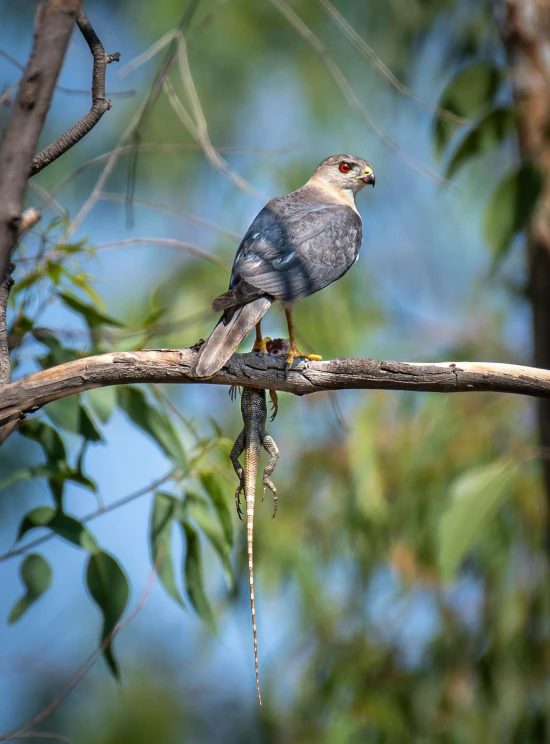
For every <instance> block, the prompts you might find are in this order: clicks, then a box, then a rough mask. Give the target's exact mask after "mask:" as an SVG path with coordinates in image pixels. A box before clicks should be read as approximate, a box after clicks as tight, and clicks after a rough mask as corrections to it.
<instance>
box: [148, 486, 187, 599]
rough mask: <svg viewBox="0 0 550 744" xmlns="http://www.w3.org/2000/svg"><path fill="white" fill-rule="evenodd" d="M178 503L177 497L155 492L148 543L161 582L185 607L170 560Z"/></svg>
mask: <svg viewBox="0 0 550 744" xmlns="http://www.w3.org/2000/svg"><path fill="white" fill-rule="evenodd" d="M179 504H180V501H179V499H177V498H176V497H175V496H172V495H171V494H169V493H163V492H162V491H157V492H156V493H155V496H154V499H153V506H152V509H151V523H150V526H149V543H150V547H151V560H152V561H153V563H154V565H155V568H156V572H157V576H158V577H159V580H160V582H161V584H162V585H163V587H164V588H165V589H166V591H167V592H168V594H169V595H170V596H171V597H172V598H173V599H175V600H176V602H177V603H178V604H179V605H181V606H182V607H185V603H184V601H183V598H182V596H181V593H180V591H179V589H178V587H177V585H176V580H175V576H174V566H173V562H172V529H173V526H174V518H175V516H176V514H177V513H178V509H179Z"/></svg>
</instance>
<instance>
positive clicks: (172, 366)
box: [0, 348, 550, 425]
mask: <svg viewBox="0 0 550 744" xmlns="http://www.w3.org/2000/svg"><path fill="white" fill-rule="evenodd" d="M196 353H197V351H196V348H190V349H150V350H146V351H132V352H114V353H110V354H102V355H100V356H92V357H87V358H86V359H78V360H75V361H73V362H68V363H66V364H60V365H59V366H57V367H52V368H51V369H46V370H43V371H42V372H37V373H36V374H34V375H31V376H30V377H26V378H24V379H22V380H19V381H17V382H12V383H11V384H10V385H6V386H5V387H3V388H1V389H0V425H2V424H6V423H7V422H9V421H14V420H18V419H19V418H21V417H22V416H24V415H25V414H26V413H34V412H35V411H37V410H38V409H39V408H41V407H42V406H43V405H45V404H46V403H49V402H51V401H53V400H57V399H59V398H64V397H66V396H68V395H75V394H76V393H82V392H84V391H86V390H91V389H93V388H96V387H105V386H107V385H123V384H127V383H145V382H147V383H199V382H200V383H203V384H213V385H243V386H246V387H255V388H260V389H268V390H279V391H284V392H288V393H294V394H296V395H307V394H310V393H316V392H320V391H326V390H345V389H363V390H370V389H383V390H417V391H421V390H422V391H428V392H435V393H458V392H475V391H492V392H500V393H516V394H518V395H530V396H534V397H539V398H550V370H545V369H536V368H534V367H523V366H520V365H516V364H498V363H490V362H487V363H485V362H439V363H436V364H431V363H411V362H377V361H374V360H372V359H332V360H329V361H326V362H309V363H305V362H302V363H299V364H297V365H296V369H293V370H292V371H291V372H289V373H288V374H287V376H286V377H285V371H284V365H285V360H284V357H281V356H278V355H276V354H260V353H250V354H234V355H233V356H232V357H231V359H230V360H229V361H228V362H227V364H226V365H225V367H223V369H222V370H220V372H218V373H217V374H216V375H214V377H212V378H211V379H209V380H204V379H202V378H195V377H193V376H192V375H190V373H189V370H190V368H191V366H192V364H193V362H194V360H195V356H196Z"/></svg>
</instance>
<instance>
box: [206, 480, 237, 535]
mask: <svg viewBox="0 0 550 744" xmlns="http://www.w3.org/2000/svg"><path fill="white" fill-rule="evenodd" d="M201 481H202V485H203V486H204V489H205V490H206V493H207V494H208V495H209V496H210V499H211V500H212V503H213V505H214V508H215V509H216V512H217V514H218V519H219V520H220V524H221V526H222V530H223V534H224V537H225V541H226V543H227V544H228V545H230V546H233V526H232V524H231V512H230V511H229V505H228V503H227V499H226V497H225V495H224V492H223V489H222V487H221V485H220V481H219V479H218V478H217V477H216V476H215V475H214V473H202V475H201Z"/></svg>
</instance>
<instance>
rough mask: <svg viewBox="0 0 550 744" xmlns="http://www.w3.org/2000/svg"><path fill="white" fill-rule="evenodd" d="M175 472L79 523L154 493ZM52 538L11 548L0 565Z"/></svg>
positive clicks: (48, 537)
mask: <svg viewBox="0 0 550 744" xmlns="http://www.w3.org/2000/svg"><path fill="white" fill-rule="evenodd" d="M176 470H177V468H172V469H171V470H169V471H168V473H166V474H165V475H163V476H162V477H161V478H158V479H157V480H155V481H153V482H152V483H150V484H149V485H148V486H144V487H143V488H140V489H139V490H137V491H134V492H133V493H130V494H128V495H127V496H123V497H122V498H121V499H118V500H117V501H113V502H112V503H111V504H108V506H102V507H101V509H97V510H96V511H94V512H92V513H91V514H87V515H86V516H85V517H83V518H82V519H81V520H80V521H81V522H82V524H87V523H88V522H91V521H92V520H93V519H97V518H98V517H102V516H103V515H104V514H108V513H109V512H111V511H114V510H115V509H118V508H119V507H121V506H125V505H126V504H129V503H130V502H131V501H135V500H136V499H139V498H140V496H146V495H147V494H148V493H151V491H155V490H156V489H157V488H159V486H162V485H163V484H164V483H166V482H167V481H169V480H170V479H171V478H173V477H174V475H175V474H176ZM54 537H56V534H55V532H48V533H47V534H45V535H42V536H41V537H37V538H36V540H32V542H29V543H27V544H26V545H21V547H19V548H13V549H12V550H9V551H8V552H7V553H4V555H0V563H3V562H4V561H9V560H10V558H16V557H17V556H18V555H22V554H23V553H27V552H28V551H29V550H33V549H34V548H36V547H38V546H39V545H42V544H43V543H45V542H49V541H50V540H51V539H53V538H54Z"/></svg>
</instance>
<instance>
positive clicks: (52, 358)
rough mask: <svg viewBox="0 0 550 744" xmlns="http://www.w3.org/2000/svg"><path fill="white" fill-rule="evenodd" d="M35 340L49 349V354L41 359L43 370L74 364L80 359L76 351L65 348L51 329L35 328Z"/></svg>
mask: <svg viewBox="0 0 550 744" xmlns="http://www.w3.org/2000/svg"><path fill="white" fill-rule="evenodd" d="M32 335H33V336H34V338H35V339H36V340H37V341H39V342H40V343H41V344H44V346H46V347H47V348H48V349H49V352H50V353H49V354H47V355H46V356H44V357H41V358H40V359H39V361H40V365H41V366H42V368H43V369H45V368H46V367H55V366H57V365H58V364H65V362H72V361H73V360H74V359H77V358H78V352H77V351H76V349H70V348H68V347H66V346H63V344H62V343H61V341H60V340H59V339H58V338H57V336H56V335H55V334H54V333H53V331H50V329H49V328H35V329H34V330H33V332H32Z"/></svg>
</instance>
